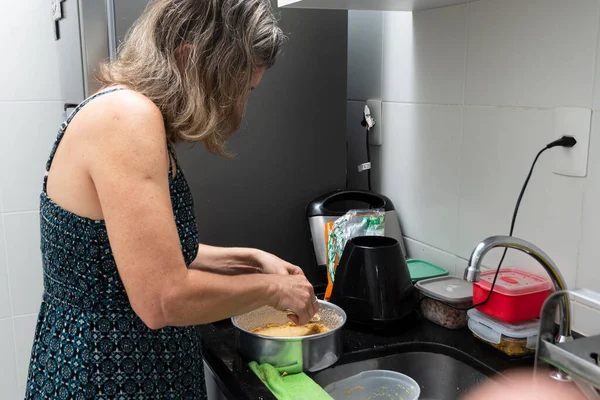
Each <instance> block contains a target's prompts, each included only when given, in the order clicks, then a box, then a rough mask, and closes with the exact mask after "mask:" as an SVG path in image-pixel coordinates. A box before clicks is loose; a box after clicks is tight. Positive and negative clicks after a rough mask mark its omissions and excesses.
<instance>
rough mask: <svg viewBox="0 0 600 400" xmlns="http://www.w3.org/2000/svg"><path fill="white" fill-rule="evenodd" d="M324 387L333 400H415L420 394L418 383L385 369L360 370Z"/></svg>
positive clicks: (408, 377)
mask: <svg viewBox="0 0 600 400" xmlns="http://www.w3.org/2000/svg"><path fill="white" fill-rule="evenodd" d="M324 389H325V391H326V392H327V393H329V395H330V396H331V397H333V398H334V400H342V399H344V400H359V399H370V400H377V399H382V400H383V399H385V400H417V399H418V398H419V395H420V394H421V388H420V387H419V384H418V383H417V382H416V381H415V380H414V379H412V378H411V377H410V376H407V375H404V374H401V373H399V372H394V371H385V370H373V371H365V372H361V373H360V374H358V375H354V376H351V377H349V378H346V379H342V380H341V381H337V382H334V383H332V384H330V385H327V386H325V388H324Z"/></svg>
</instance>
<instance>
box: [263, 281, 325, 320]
mask: <svg viewBox="0 0 600 400" xmlns="http://www.w3.org/2000/svg"><path fill="white" fill-rule="evenodd" d="M272 276H273V275H272ZM273 278H274V279H276V285H277V289H276V291H275V295H274V296H273V298H272V299H271V300H272V301H271V302H269V304H270V305H271V306H272V307H275V308H276V309H278V310H290V311H292V312H293V313H294V314H295V315H290V316H289V318H290V319H291V320H292V321H293V322H294V323H295V324H296V325H304V324H306V323H308V321H309V320H310V319H311V318H312V317H313V315H315V314H316V313H317V312H318V311H319V303H318V301H317V297H316V296H315V291H314V288H313V287H312V285H311V284H310V282H309V281H308V280H307V279H306V277H305V276H304V275H298V274H296V275H282V276H273ZM273 278H272V279H273Z"/></svg>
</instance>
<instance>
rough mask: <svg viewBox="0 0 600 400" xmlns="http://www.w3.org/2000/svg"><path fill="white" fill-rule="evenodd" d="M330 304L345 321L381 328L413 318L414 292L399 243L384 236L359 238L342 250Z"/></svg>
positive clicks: (414, 307)
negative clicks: (339, 310)
mask: <svg viewBox="0 0 600 400" xmlns="http://www.w3.org/2000/svg"><path fill="white" fill-rule="evenodd" d="M331 302H332V303H334V304H337V305H338V306H340V307H341V308H342V309H343V310H344V311H345V312H346V314H347V316H348V321H349V322H351V323H354V324H358V325H363V326H365V327H370V328H374V329H377V328H385V327H388V326H390V325H395V324H398V323H400V322H402V321H403V320H404V319H405V318H406V317H409V316H412V315H414V311H415V309H416V306H417V295H416V290H415V288H414V286H413V284H412V281H411V279H410V273H409V271H408V266H407V264H406V260H405V259H404V255H403V254H402V251H401V249H400V244H399V243H398V241H397V240H396V239H394V238H390V237H384V236H360V237H355V238H353V239H351V240H350V241H349V242H348V243H347V244H346V247H345V248H344V252H343V253H342V259H341V260H340V263H339V265H338V267H337V269H336V272H335V282H334V285H333V292H332V294H331Z"/></svg>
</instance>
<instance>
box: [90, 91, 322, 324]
mask: <svg viewBox="0 0 600 400" xmlns="http://www.w3.org/2000/svg"><path fill="white" fill-rule="evenodd" d="M110 100H111V101H110V102H108V101H106V102H100V101H99V102H98V103H97V105H96V104H94V103H91V104H90V106H95V107H100V105H103V107H104V108H103V109H97V110H95V112H94V109H93V108H90V110H89V112H90V113H88V115H90V121H89V124H86V125H89V127H88V128H89V130H90V132H89V134H90V137H91V138H93V139H91V145H90V146H88V147H86V148H85V149H84V150H85V151H84V152H83V154H82V155H81V156H82V157H86V158H87V159H86V165H87V166H88V168H89V171H88V172H89V174H90V177H91V179H92V181H93V182H94V185H95V188H96V193H97V195H98V199H99V201H100V205H101V207H102V213H103V217H104V220H105V222H106V227H107V231H108V236H109V239H110V243H111V248H112V250H113V254H114V257H115V260H116V263H117V268H118V270H119V275H120V277H121V279H122V280H123V283H124V285H125V289H126V291H127V295H128V298H129V301H130V303H131V306H132V307H133V310H134V311H135V312H136V313H137V314H138V316H139V317H140V318H141V319H142V320H143V321H144V322H145V323H146V325H147V326H148V327H150V328H152V329H159V328H162V327H164V326H167V325H172V326H186V325H196V324H203V323H208V322H212V321H216V320H220V319H223V318H227V317H231V316H233V315H238V314H242V313H244V312H247V311H250V310H253V309H256V308H258V307H260V306H263V305H270V306H273V307H277V308H280V309H283V308H289V309H291V310H292V311H294V312H295V313H296V314H297V315H298V316H299V320H298V322H299V323H306V322H307V321H308V320H309V319H310V318H311V317H312V315H314V313H315V312H316V311H317V308H318V306H317V305H316V304H314V303H313V301H314V292H313V288H312V286H311V285H310V283H309V282H308V281H307V280H306V278H305V277H304V276H301V275H288V276H276V275H267V274H256V275H252V277H251V278H249V277H248V276H226V275H219V274H214V273H210V272H206V271H198V270H188V269H187V268H186V265H185V261H184V259H183V255H182V252H181V245H180V242H179V235H178V233H177V227H176V225H175V221H174V217H173V210H172V205H171V198H170V193H169V183H168V172H167V171H168V163H169V157H168V150H167V146H166V135H165V130H164V125H163V120H162V115H161V114H160V112H159V111H158V109H157V108H156V107H155V106H154V105H153V104H152V103H151V102H150V101H149V100H147V99H145V98H144V97H142V96H141V95H139V94H136V93H134V92H120V94H119V95H113V96H111V99H110Z"/></svg>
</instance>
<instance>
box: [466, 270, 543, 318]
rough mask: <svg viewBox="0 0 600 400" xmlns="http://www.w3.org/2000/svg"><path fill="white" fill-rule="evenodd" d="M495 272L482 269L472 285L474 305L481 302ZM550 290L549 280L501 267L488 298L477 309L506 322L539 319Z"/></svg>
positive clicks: (485, 295)
mask: <svg viewBox="0 0 600 400" xmlns="http://www.w3.org/2000/svg"><path fill="white" fill-rule="evenodd" d="M495 274H496V271H495V270H493V271H486V272H483V273H482V274H481V276H480V278H479V282H477V283H475V284H474V285H473V304H477V303H481V302H482V301H484V300H485V299H486V298H487V296H488V293H489V292H490V288H491V287H492V281H493V280H494V275H495ZM551 293H552V282H551V281H550V280H549V279H544V278H542V277H540V276H537V275H534V274H530V273H528V272H524V271H521V270H518V269H513V268H502V269H501V270H500V273H499V274H498V279H497V280H496V286H494V293H492V296H491V297H490V300H489V301H488V302H487V303H485V304H484V305H482V306H479V307H477V309H478V310H479V311H481V312H483V313H485V314H487V315H489V316H491V317H494V318H496V319H499V320H501V321H504V322H508V323H517V322H523V321H528V320H531V319H535V318H539V316H540V311H541V310H542V305H543V304H544V301H545V300H546V298H547V297H548V296H549V295H550V294H551Z"/></svg>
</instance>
